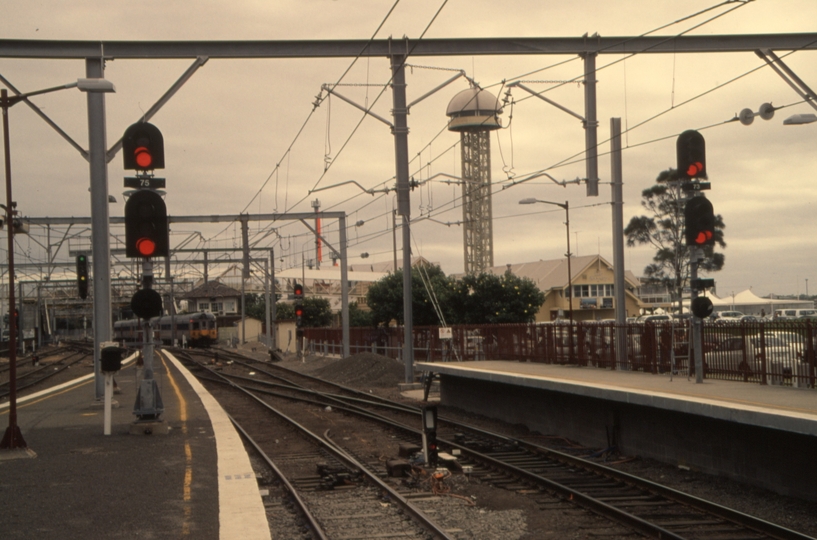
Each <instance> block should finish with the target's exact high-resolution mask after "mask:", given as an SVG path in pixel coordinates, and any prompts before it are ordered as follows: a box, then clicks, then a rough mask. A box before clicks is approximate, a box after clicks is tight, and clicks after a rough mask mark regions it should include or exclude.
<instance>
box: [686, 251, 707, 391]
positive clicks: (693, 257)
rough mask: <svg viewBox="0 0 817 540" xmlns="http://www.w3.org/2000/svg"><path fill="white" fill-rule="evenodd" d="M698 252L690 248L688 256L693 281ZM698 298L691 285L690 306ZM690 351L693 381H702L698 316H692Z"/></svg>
mask: <svg viewBox="0 0 817 540" xmlns="http://www.w3.org/2000/svg"><path fill="white" fill-rule="evenodd" d="M699 257H700V254H699V250H698V248H695V247H693V248H690V257H689V279H690V283H694V282H695V280H696V279H698V260H699ZM696 298H698V290H697V289H696V288H695V287H692V293H691V294H690V304H689V305H690V306H692V302H693V301H694V300H695V299H696ZM692 351H693V354H694V355H695V383H696V384H702V383H703V382H704V348H703V321H702V320H701V318H700V317H696V316H694V315H693V316H692Z"/></svg>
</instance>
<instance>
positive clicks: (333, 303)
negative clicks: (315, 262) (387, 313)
mask: <svg viewBox="0 0 817 540" xmlns="http://www.w3.org/2000/svg"><path fill="white" fill-rule="evenodd" d="M421 264H433V263H430V262H428V261H427V260H426V259H424V258H423V257H415V258H413V259H412V261H411V266H412V268H414V267H416V266H418V265H421ZM398 268H402V259H401V260H400V261H399V262H398ZM393 271H394V263H393V262H391V261H388V262H379V263H355V264H350V265H348V267H347V274H348V276H347V277H348V281H349V303H350V304H351V303H353V302H357V305H358V306H359V307H360V308H362V309H364V310H365V309H367V301H366V293H368V292H369V287H370V286H371V284H372V283H374V282H375V281H378V280H380V279H383V278H384V277H386V276H387V275H389V273H390V272H393ZM275 278H276V280H278V281H279V288H280V290H281V291H282V293H283V295H282V297H281V299H282V300H287V299H289V298H290V296H291V295H292V294H293V292H292V291H293V287H294V285H295V283H300V284H302V285H303V286H304V295H305V296H307V297H318V298H325V299H326V300H328V301H329V306H330V307H331V309H332V311H335V312H337V311H340V308H341V294H340V293H341V287H340V286H341V281H340V266H321V267H320V268H289V269H287V270H283V271H280V272H277V273H276V274H275Z"/></svg>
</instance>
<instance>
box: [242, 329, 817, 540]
mask: <svg viewBox="0 0 817 540" xmlns="http://www.w3.org/2000/svg"><path fill="white" fill-rule="evenodd" d="M253 347H255V348H256V351H263V350H264V348H263V346H262V345H260V344H247V345H245V346H244V347H242V350H241V352H242V353H245V354H248V355H253V356H256V357H258V358H259V359H262V358H263V359H266V358H268V357H267V356H266V355H265V354H264V353H262V352H255V353H253V352H252V351H251V349H252V348H253ZM280 365H282V366H284V367H287V368H289V369H292V370H295V371H299V372H302V373H308V374H312V375H315V376H318V377H321V378H325V379H327V380H330V381H334V382H337V383H340V384H343V385H346V386H349V387H352V388H356V389H359V390H362V391H365V392H370V393H373V394H377V395H380V396H383V397H387V398H389V399H394V400H396V401H402V402H405V403H413V404H419V403H420V402H419V401H417V400H414V399H410V398H407V397H405V396H403V395H402V394H401V393H400V391H399V390H398V387H397V385H398V384H399V383H402V382H403V380H404V376H405V375H404V373H405V372H404V366H403V364H402V363H400V362H398V361H396V360H392V359H389V358H386V357H383V356H380V355H376V354H372V353H361V354H355V355H352V356H350V357H348V358H344V359H338V358H326V357H319V356H308V357H306V358H304V359H303V360H299V359H297V358H294V357H289V358H285V359H284V361H283V362H281V363H280ZM440 414H444V415H446V416H449V417H453V418H458V419H461V420H463V421H467V422H469V423H473V424H477V425H479V426H481V427H483V428H485V429H489V430H493V431H497V432H501V433H505V434H508V435H511V436H516V437H525V438H528V439H531V440H533V441H534V442H538V443H539V444H542V445H544V446H553V447H555V448H557V449H563V448H565V447H566V446H567V447H569V448H571V449H572V450H574V452H573V453H574V454H575V449H576V448H578V447H579V445H578V444H576V443H572V442H571V441H567V440H565V439H563V438H562V437H560V436H559V435H558V434H538V433H533V432H529V431H528V430H527V428H526V427H525V426H520V425H510V424H507V423H505V422H501V421H497V420H493V419H490V418H486V417H482V416H478V415H473V414H470V413H468V412H466V411H462V410H459V409H456V408H451V407H445V406H441V407H440ZM549 442H550V443H553V444H549ZM594 450H597V449H590V448H588V449H587V454H590V453H591V452H593V451H594ZM617 458H618V459H617V460H616V461H615V462H613V463H607V464H608V465H611V466H614V467H616V468H619V469H621V470H623V471H626V472H628V473H631V474H634V475H636V476H641V477H644V478H647V479H650V480H652V481H654V482H656V483H660V484H663V485H667V486H669V487H672V488H674V489H677V490H679V491H683V492H686V493H689V494H692V495H695V496H697V497H700V498H702V499H707V500H711V501H715V502H717V503H719V504H722V505H724V506H727V507H730V508H734V509H737V510H739V511H742V512H745V513H748V514H751V515H754V516H757V517H760V518H762V519H765V520H768V521H771V522H774V523H778V524H781V525H784V526H786V527H788V528H791V529H793V530H796V531H798V532H801V533H804V534H807V535H810V536H814V537H817V503H813V502H808V501H803V500H800V499H794V498H791V497H785V496H781V495H778V494H776V493H774V492H771V491H769V490H765V489H760V488H756V487H752V486H748V485H745V484H741V483H738V482H735V481H732V480H729V479H727V478H722V477H718V476H713V475H709V474H703V473H700V472H697V471H694V470H685V469H681V468H678V467H676V466H673V465H669V464H664V463H659V462H657V461H654V460H651V459H642V458H639V457H638V456H617ZM815 459H817V457H816V458H815ZM815 489H817V488H815ZM455 491H456V492H459V493H462V494H463V495H465V496H469V497H474V498H475V499H476V500H477V501H478V506H479V507H480V508H482V509H491V511H493V510H521V511H523V512H524V514H525V515H526V517H527V531H528V533H527V535H525V536H521V537H520V538H524V539H533V538H548V537H560V538H567V537H566V536H563V535H564V530H565V528H564V526H567V527H568V529H569V521H570V514H571V513H572V512H571V511H569V510H568V511H565V510H564V509H561V510H556V511H546V510H543V509H541V508H539V509H538V511H537V508H536V507H537V506H538V505H536V504H534V503H533V502H532V501H531V500H530V499H529V498H527V497H523V496H519V495H516V494H515V493H511V492H508V491H506V490H503V489H496V488H493V487H490V486H481V485H479V484H478V483H477V482H473V481H471V482H470V483H468V482H463V483H456V487H455ZM513 519H516V518H513ZM513 519H512V520H513ZM565 520H566V521H567V522H566V523H562V524H560V523H559V522H562V521H565ZM517 530H519V529H517ZM558 531H561V532H558ZM548 532H550V533H551V534H548ZM597 532H600V531H597ZM588 533H589V531H587V530H585V531H583V532H581V531H576V536H574V537H575V538H585V537H587V536H585V535H587V534H588ZM553 534H556V535H557V536H553ZM591 535H592V534H591Z"/></svg>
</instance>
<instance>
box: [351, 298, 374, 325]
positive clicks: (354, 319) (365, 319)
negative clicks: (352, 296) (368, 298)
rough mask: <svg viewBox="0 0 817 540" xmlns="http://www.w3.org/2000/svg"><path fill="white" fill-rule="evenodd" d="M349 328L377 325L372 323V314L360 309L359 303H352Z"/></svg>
mask: <svg viewBox="0 0 817 540" xmlns="http://www.w3.org/2000/svg"><path fill="white" fill-rule="evenodd" d="M349 326H350V327H360V326H375V324H374V323H373V322H372V312H371V311H364V310H362V309H360V306H358V305H357V302H352V303H351V304H349Z"/></svg>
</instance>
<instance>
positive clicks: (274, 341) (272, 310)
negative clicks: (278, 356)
mask: <svg viewBox="0 0 817 540" xmlns="http://www.w3.org/2000/svg"><path fill="white" fill-rule="evenodd" d="M269 264H270V289H272V300H271V301H269V302H267V319H268V320H269V321H270V323H269V324H267V329H268V330H267V334H269V333H270V331H271V330H270V329H269V327H270V325H271V324H272V325H275V331H274V332H272V334H271V336H272V337H271V341H270V349H272V350H273V351H274V350H276V349H278V326H277V324H276V323H275V321H276V318H277V317H278V312H277V306H276V305H275V302H276V293H275V250H273V249H270V250H269Z"/></svg>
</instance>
